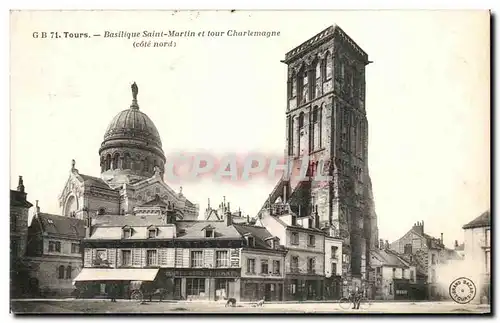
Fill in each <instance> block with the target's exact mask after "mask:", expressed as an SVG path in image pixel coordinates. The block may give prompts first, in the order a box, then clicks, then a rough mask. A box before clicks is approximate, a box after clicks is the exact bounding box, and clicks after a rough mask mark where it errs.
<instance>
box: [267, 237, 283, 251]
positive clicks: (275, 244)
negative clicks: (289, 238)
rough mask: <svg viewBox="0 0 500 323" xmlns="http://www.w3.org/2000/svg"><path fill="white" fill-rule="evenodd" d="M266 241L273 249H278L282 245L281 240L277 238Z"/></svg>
mask: <svg viewBox="0 0 500 323" xmlns="http://www.w3.org/2000/svg"><path fill="white" fill-rule="evenodd" d="M266 240H267V244H268V245H269V247H270V248H271V249H278V247H279V245H280V243H279V238H277V237H269V238H267V239H266Z"/></svg>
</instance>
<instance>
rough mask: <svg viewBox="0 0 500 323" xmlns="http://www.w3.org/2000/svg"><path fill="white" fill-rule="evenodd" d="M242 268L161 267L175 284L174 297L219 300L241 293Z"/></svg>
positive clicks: (164, 274) (236, 296) (237, 296)
mask: <svg viewBox="0 0 500 323" xmlns="http://www.w3.org/2000/svg"><path fill="white" fill-rule="evenodd" d="M240 274H241V269H208V268H200V269H187V268H186V269H183V268H176V269H161V272H160V275H163V276H165V277H166V278H167V280H170V281H171V282H172V285H173V286H174V288H173V290H174V299H185V300H207V301H219V300H224V299H227V298H236V299H237V300H239V295H240Z"/></svg>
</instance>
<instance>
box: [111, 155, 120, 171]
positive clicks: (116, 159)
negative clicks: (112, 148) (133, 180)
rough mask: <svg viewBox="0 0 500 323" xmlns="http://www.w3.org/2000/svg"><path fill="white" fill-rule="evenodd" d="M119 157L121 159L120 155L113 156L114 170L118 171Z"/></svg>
mask: <svg viewBox="0 0 500 323" xmlns="http://www.w3.org/2000/svg"><path fill="white" fill-rule="evenodd" d="M119 157H120V156H119V155H118V154H115V155H114V156H113V169H118V158H119Z"/></svg>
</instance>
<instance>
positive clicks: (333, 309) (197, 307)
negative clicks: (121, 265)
mask: <svg viewBox="0 0 500 323" xmlns="http://www.w3.org/2000/svg"><path fill="white" fill-rule="evenodd" d="M363 307H364V308H363ZM11 309H12V312H14V313H17V314H22V313H47V314H49V313H93V314H97V313H98V314H106V313H108V314H112V313H177V314H184V313H186V314H187V313H191V314H195V313H290V314H298V313H332V314H345V313H348V314H361V313H363V314H370V313H371V314H376V313H401V314H403V313H416V314H418V313H420V314H439V313H449V314H480V313H490V311H491V308H490V306H488V305H478V304H467V305H462V304H457V303H454V302H415V303H412V302H404V303H403V302H401V303H398V302H376V303H372V304H370V305H365V306H362V308H361V309H360V310H354V309H351V308H349V309H345V310H344V309H342V308H341V307H340V305H339V304H338V303H335V302H332V303H268V304H264V306H263V307H253V305H252V304H250V303H240V304H237V306H236V307H225V303H223V302H167V301H165V302H158V301H156V302H155V301H153V302H146V303H142V304H140V303H137V302H133V301H123V300H118V301H117V302H116V303H114V302H111V301H109V300H14V301H12V302H11Z"/></svg>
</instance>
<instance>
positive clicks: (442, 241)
mask: <svg viewBox="0 0 500 323" xmlns="http://www.w3.org/2000/svg"><path fill="white" fill-rule="evenodd" d="M441 243H442V244H444V239H443V233H442V232H441Z"/></svg>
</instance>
